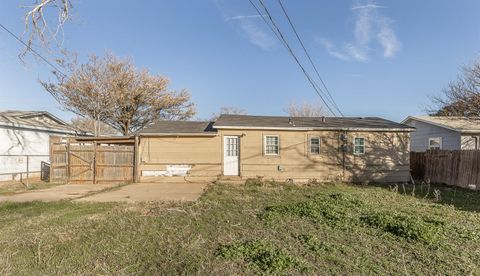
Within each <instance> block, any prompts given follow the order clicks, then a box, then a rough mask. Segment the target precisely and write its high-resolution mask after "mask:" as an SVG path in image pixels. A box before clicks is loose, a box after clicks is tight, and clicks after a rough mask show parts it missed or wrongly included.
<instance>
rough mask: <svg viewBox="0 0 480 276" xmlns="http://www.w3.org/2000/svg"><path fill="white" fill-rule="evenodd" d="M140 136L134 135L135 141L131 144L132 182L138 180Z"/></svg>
mask: <svg viewBox="0 0 480 276" xmlns="http://www.w3.org/2000/svg"><path fill="white" fill-rule="evenodd" d="M139 146H140V138H139V136H138V135H135V143H134V146H133V183H138V182H140V159H139V155H140V152H139Z"/></svg>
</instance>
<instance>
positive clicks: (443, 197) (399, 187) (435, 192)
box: [365, 181, 480, 212]
mask: <svg viewBox="0 0 480 276" xmlns="http://www.w3.org/2000/svg"><path fill="white" fill-rule="evenodd" d="M416 183H417V184H416V185H413V184H408V183H405V184H402V183H399V184H372V185H369V186H374V187H380V188H384V189H388V190H391V191H396V192H398V193H399V194H404V195H409V196H415V197H416V198H419V199H427V200H430V201H432V202H434V203H439V204H445V205H452V206H454V207H455V208H456V209H458V210H463V211H469V212H480V191H474V190H470V189H466V188H461V187H457V186H450V185H446V184H437V183H435V184H430V185H427V184H425V183H422V182H420V181H417V182H416ZM365 187H368V186H365Z"/></svg>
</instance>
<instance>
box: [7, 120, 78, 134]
mask: <svg viewBox="0 0 480 276" xmlns="http://www.w3.org/2000/svg"><path fill="white" fill-rule="evenodd" d="M0 126H6V127H10V128H19V129H23V130H33V131H35V130H37V131H44V132H54V133H63V134H78V132H76V131H73V130H63V129H56V128H46V127H38V126H29V125H20V124H15V123H2V122H0Z"/></svg>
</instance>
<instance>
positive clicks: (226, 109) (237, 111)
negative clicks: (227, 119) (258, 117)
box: [210, 106, 247, 121]
mask: <svg viewBox="0 0 480 276" xmlns="http://www.w3.org/2000/svg"><path fill="white" fill-rule="evenodd" d="M222 114H234V115H246V114H247V111H246V110H245V109H241V108H237V107H233V106H222V107H220V111H219V112H218V113H212V117H211V119H210V120H212V121H215V120H217V119H218V117H220V115H222Z"/></svg>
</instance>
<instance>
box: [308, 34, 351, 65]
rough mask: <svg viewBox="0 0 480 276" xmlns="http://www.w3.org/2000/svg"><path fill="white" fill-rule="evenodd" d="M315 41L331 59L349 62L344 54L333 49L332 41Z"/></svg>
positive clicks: (320, 39)
mask: <svg viewBox="0 0 480 276" xmlns="http://www.w3.org/2000/svg"><path fill="white" fill-rule="evenodd" d="M315 41H316V42H317V43H318V44H320V45H322V46H323V47H324V48H325V49H326V50H327V53H328V54H329V55H331V56H333V57H336V58H338V59H341V60H345V61H346V60H349V57H348V56H347V55H346V54H343V53H341V52H339V51H337V50H336V49H335V45H333V43H332V41H331V40H329V39H327V38H318V37H317V38H315Z"/></svg>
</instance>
